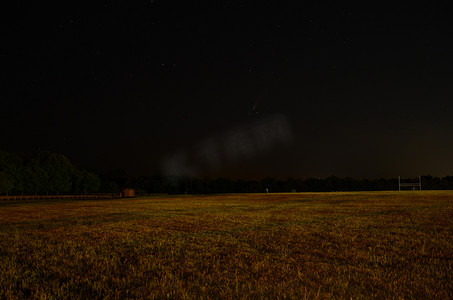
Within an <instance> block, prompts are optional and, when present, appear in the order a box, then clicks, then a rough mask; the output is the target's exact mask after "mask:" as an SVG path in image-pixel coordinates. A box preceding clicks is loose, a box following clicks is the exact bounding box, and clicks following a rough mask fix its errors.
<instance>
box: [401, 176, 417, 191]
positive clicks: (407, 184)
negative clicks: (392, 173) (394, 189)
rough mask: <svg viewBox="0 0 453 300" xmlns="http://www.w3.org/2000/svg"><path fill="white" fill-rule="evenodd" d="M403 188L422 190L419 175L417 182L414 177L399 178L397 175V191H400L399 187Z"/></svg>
mask: <svg viewBox="0 0 453 300" xmlns="http://www.w3.org/2000/svg"><path fill="white" fill-rule="evenodd" d="M409 180H410V181H409ZM405 188H409V189H410V190H412V191H417V190H418V191H421V190H422V178H421V176H418V181H417V182H416V181H415V180H414V179H407V180H405V179H403V180H401V176H398V191H401V189H405Z"/></svg>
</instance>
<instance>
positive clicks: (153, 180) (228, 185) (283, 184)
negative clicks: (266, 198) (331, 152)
mask: <svg viewBox="0 0 453 300" xmlns="http://www.w3.org/2000/svg"><path fill="white" fill-rule="evenodd" d="M413 180H414V182H418V178H417V179H413ZM421 184H422V189H424V190H446V189H453V176H446V177H443V178H439V177H433V176H431V175H426V176H422V177H421ZM130 186H132V187H133V188H135V189H136V190H137V191H142V192H144V193H170V194H184V193H187V194H211V193H264V192H266V191H268V192H269V193H277V192H340V191H385V190H398V179H397V178H391V179H384V178H380V179H373V180H370V179H354V178H349V177H346V178H339V177H336V176H330V177H327V178H307V179H298V178H288V179H286V180H277V179H274V178H264V179H262V180H248V181H247V180H232V179H229V178H217V179H211V178H207V177H205V178H190V177H162V176H159V175H155V176H151V177H147V176H142V177H140V178H138V179H136V180H133V181H131V182H130Z"/></svg>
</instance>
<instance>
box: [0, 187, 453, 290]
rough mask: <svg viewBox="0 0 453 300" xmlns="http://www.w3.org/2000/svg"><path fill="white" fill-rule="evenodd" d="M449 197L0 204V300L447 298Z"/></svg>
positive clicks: (452, 252) (452, 231)
mask: <svg viewBox="0 0 453 300" xmlns="http://www.w3.org/2000/svg"><path fill="white" fill-rule="evenodd" d="M452 200H453V192H451V191H445V192H441V191H426V192H367V193H365V192H363V193H303V194H296V193H294V194H268V195H267V194H237V195H234V194H233V195H212V196H184V197H171V198H170V197H169V198H158V197H155V198H150V199H144V198H140V199H129V200H109V201H106V200H103V201H71V202H46V203H25V204H17V203H8V204H5V205H0V266H1V269H0V298H27V297H32V298H62V297H63V298H68V297H71V298H73V297H75V298H86V297H89V298H142V297H145V298H167V297H168V298H219V297H220V298H243V297H247V298H249V297H253V298H255V297H258V298H260V297H264V298H329V297H335V298H349V297H353V298H373V297H378V298H381V297H384V298H399V297H404V298H438V299H447V298H452V297H453V283H452V274H453V270H452V262H453V260H452V259H453V241H452V237H453V205H452V203H453V202H452Z"/></svg>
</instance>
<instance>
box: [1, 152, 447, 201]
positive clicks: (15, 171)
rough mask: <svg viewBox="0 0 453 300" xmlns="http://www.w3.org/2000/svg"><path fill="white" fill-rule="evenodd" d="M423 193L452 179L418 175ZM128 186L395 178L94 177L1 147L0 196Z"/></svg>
mask: <svg viewBox="0 0 453 300" xmlns="http://www.w3.org/2000/svg"><path fill="white" fill-rule="evenodd" d="M421 181H422V189H424V190H442V189H444V190H445V189H453V176H446V177H443V178H440V177H433V176H431V175H426V176H422V177H421ZM124 188H133V189H135V190H136V191H137V192H138V194H140V193H142V194H157V193H168V194H212V193H264V192H266V191H268V192H270V193H274V192H332V191H380V190H397V189H398V179H397V178H391V179H384V178H381V179H373V180H370V179H354V178H349V177H346V178H339V177H335V176H330V177H327V178H322V179H320V178H307V179H298V178H288V179H286V180H277V179H274V178H264V179H262V180H232V179H230V178H217V179H212V178H208V177H204V178H192V177H164V176H161V175H153V176H141V177H138V178H128V176H127V175H126V172H125V171H124V170H113V171H109V172H106V173H105V174H101V175H98V174H94V173H92V172H88V171H86V170H83V169H79V168H77V167H75V166H74V165H73V164H72V163H71V162H70V161H69V159H68V158H67V157H65V156H64V155H63V154H57V153H51V152H45V151H43V152H40V153H38V155H37V156H36V157H33V158H27V157H25V156H24V155H21V154H17V153H8V152H6V151H3V150H1V149H0V195H5V194H16V195H18V194H24V195H46V194H48V195H56V194H73V195H82V194H90V193H98V192H102V193H115V194H117V193H119V192H121V191H122V190H123V189H124Z"/></svg>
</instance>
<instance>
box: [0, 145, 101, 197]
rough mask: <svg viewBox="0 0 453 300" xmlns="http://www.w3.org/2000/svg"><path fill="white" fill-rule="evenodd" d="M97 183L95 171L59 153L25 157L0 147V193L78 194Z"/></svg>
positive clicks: (95, 190)
mask: <svg viewBox="0 0 453 300" xmlns="http://www.w3.org/2000/svg"><path fill="white" fill-rule="evenodd" d="M100 187H101V180H100V179H99V177H98V176H97V175H96V174H93V173H91V172H88V171H86V170H80V169H78V168H76V167H75V166H74V165H73V164H72V163H71V162H70V161H69V159H68V158H67V157H66V156H64V155H63V154H57V153H51V152H46V151H42V152H40V153H39V154H38V155H37V156H36V157H34V158H31V159H29V158H27V157H26V156H25V155H22V154H18V153H9V152H6V151H3V150H1V149H0V194H16V195H18V194H25V195H46V194H47V195H57V194H74V195H81V194H88V193H94V192H97V191H99V189H100Z"/></svg>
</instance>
